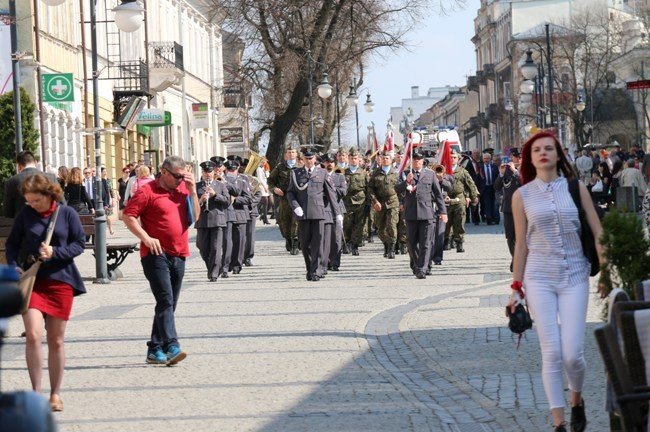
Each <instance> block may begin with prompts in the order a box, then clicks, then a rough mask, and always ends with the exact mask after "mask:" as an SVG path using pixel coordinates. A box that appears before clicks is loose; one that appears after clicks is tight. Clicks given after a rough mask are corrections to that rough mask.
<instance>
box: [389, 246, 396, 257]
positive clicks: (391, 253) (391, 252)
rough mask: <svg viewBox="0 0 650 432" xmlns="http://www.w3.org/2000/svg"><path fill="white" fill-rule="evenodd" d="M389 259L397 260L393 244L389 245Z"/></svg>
mask: <svg viewBox="0 0 650 432" xmlns="http://www.w3.org/2000/svg"><path fill="white" fill-rule="evenodd" d="M388 258H389V259H395V247H394V246H393V245H392V244H389V245H388Z"/></svg>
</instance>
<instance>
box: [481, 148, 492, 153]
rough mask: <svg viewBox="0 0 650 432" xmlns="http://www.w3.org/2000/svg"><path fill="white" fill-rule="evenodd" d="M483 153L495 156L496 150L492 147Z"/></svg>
mask: <svg viewBox="0 0 650 432" xmlns="http://www.w3.org/2000/svg"><path fill="white" fill-rule="evenodd" d="M483 153H489V154H494V149H493V148H492V147H488V148H486V149H484V150H483Z"/></svg>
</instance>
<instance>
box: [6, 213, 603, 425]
mask: <svg viewBox="0 0 650 432" xmlns="http://www.w3.org/2000/svg"><path fill="white" fill-rule="evenodd" d="M114 225H115V226H116V227H117V230H116V234H115V235H114V236H109V239H108V241H109V242H116V243H117V242H119V241H122V240H127V239H130V238H132V237H131V236H130V234H129V233H128V232H127V231H126V230H125V229H124V228H123V227H122V226H121V225H122V224H121V223H120V222H116V223H115V224H114ZM193 241H194V239H193V238H192V239H191V242H192V248H193V249H192V257H191V258H189V259H188V261H187V270H186V277H185V282H184V290H183V292H182V295H181V299H180V303H179V306H178V309H177V327H178V331H179V335H180V342H181V344H182V347H183V349H185V350H186V351H187V352H188V357H187V359H186V360H185V361H183V362H182V363H180V364H179V365H177V366H175V367H164V366H162V367H160V366H151V365H147V364H145V362H144V359H145V352H146V345H145V342H146V340H147V338H148V334H149V331H150V328H151V320H152V314H153V304H154V303H153V297H152V295H151V292H150V290H149V287H148V283H147V281H146V279H145V278H144V276H143V274H142V269H141V266H140V263H139V257H138V256H135V255H131V256H129V257H128V258H127V260H126V262H125V264H124V265H123V266H122V270H123V273H124V277H123V278H122V279H119V280H118V281H115V282H113V283H111V284H109V285H99V284H93V283H92V279H93V276H94V269H95V266H94V259H93V256H92V253H91V251H87V252H85V253H84V255H82V256H81V257H79V258H78V259H77V263H78V265H79V267H80V269H81V272H82V274H83V275H84V277H85V279H86V280H87V283H88V285H87V288H88V291H89V292H88V294H87V295H84V296H81V297H78V298H77V299H76V300H75V305H74V308H73V315H72V318H71V320H70V322H69V324H68V329H67V337H66V352H67V366H66V372H65V377H64V383H63V392H62V398H63V400H64V403H65V410H64V411H63V412H62V413H57V414H56V418H57V420H58V423H59V427H60V430H61V431H62V432H77V431H89V432H91V431H92V432H103V431H121V432H122V431H123V432H129V431H133V432H135V431H137V432H140V431H146V430H188V431H259V432H271V431H273V432H274V431H283V432H284V431H286V432H289V431H391V432H394V431H453V432H474V431H476V432H488V431H522V430H527V431H544V430H548V431H550V430H552V427H551V419H550V413H549V410H548V404H547V403H546V400H545V396H544V391H543V387H542V382H541V374H540V368H541V366H540V354H539V346H538V340H537V337H536V333H535V331H534V330H532V331H528V332H526V334H525V337H524V338H523V339H522V341H521V346H520V348H519V350H517V349H516V345H517V339H516V338H514V337H513V336H512V335H511V333H510V332H509V330H508V329H507V328H506V327H505V324H506V319H505V317H504V306H505V304H506V302H507V296H508V294H509V282H510V275H509V273H508V271H507V269H508V265H509V263H510V257H509V255H508V252H507V247H506V244H505V239H504V237H503V229H502V227H500V226H490V227H487V226H481V227H475V226H468V235H467V236H466V251H467V252H466V253H464V254H457V253H456V252H454V251H450V252H447V253H446V256H445V260H444V262H443V265H442V266H440V267H435V273H434V275H433V276H429V277H427V279H426V280H417V279H415V277H413V275H412V274H411V271H410V269H409V267H408V258H407V256H403V255H398V256H397V258H396V259H395V260H387V259H385V258H383V257H382V256H381V249H382V245H381V244H380V243H374V244H368V245H366V246H365V247H363V248H361V249H360V252H361V255H360V256H358V257H353V256H350V255H344V256H343V260H342V265H341V271H340V272H338V273H336V272H330V274H329V275H328V276H327V277H326V278H325V279H324V280H321V281H319V282H316V283H314V282H307V281H306V279H305V271H304V262H303V259H302V256H300V255H299V256H291V255H289V254H288V253H286V251H285V250H284V241H282V240H281V239H280V236H279V233H278V230H277V227H275V226H274V225H270V226H262V225H260V226H258V232H257V250H256V256H255V258H254V259H253V263H254V266H253V267H245V268H244V270H243V271H242V273H241V274H239V275H233V276H231V277H230V278H228V279H219V281H218V282H217V283H208V282H207V278H206V272H205V269H204V266H203V263H202V261H201V260H200V257H199V255H198V252H197V251H196V249H195V247H194V245H193ZM600 308H601V305H600V303H599V302H598V301H597V300H595V296H594V297H593V299H592V300H591V302H590V308H589V324H588V333H587V337H586V341H587V343H586V356H587V361H588V373H587V380H586V384H585V389H584V398H585V401H586V407H587V416H588V418H589V422H590V423H589V428H588V430H590V431H604V430H607V426H608V416H607V414H606V413H605V412H604V411H603V408H602V407H603V403H604V402H603V397H604V396H603V395H604V374H603V366H602V362H601V360H600V356H599V354H598V351H597V348H596V346H595V341H594V338H593V329H594V328H595V327H596V326H597V325H599V323H600ZM21 331H22V323H21V320H20V318H19V317H15V318H13V319H12V322H11V325H10V330H9V336H8V338H7V339H6V345H5V348H4V349H3V352H2V389H3V390H4V391H13V390H22V389H27V388H29V387H30V384H29V378H28V375H27V371H26V367H25V356H24V345H23V340H22V339H21V338H20V337H19V335H20V332H21ZM46 355H47V351H46ZM43 382H44V384H43V388H44V393H46V394H47V392H48V391H49V384H48V378H47V371H45V378H44V381H43ZM567 394H568V392H567Z"/></svg>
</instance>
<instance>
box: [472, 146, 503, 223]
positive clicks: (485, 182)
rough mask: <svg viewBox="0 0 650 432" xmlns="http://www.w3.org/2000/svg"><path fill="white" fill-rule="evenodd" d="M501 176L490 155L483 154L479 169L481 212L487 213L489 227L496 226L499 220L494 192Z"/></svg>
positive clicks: (478, 185)
mask: <svg viewBox="0 0 650 432" xmlns="http://www.w3.org/2000/svg"><path fill="white" fill-rule="evenodd" d="M498 175H499V169H498V168H497V166H496V165H494V163H493V162H492V155H491V154H490V153H487V152H486V153H483V164H482V165H481V166H480V168H479V176H478V184H477V187H478V191H479V194H480V199H481V211H482V212H484V213H485V220H486V222H487V224H488V225H496V224H498V220H499V210H498V209H497V203H496V195H495V191H494V180H495V179H496V178H497V176H498Z"/></svg>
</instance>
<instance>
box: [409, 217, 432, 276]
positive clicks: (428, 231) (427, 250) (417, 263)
mask: <svg viewBox="0 0 650 432" xmlns="http://www.w3.org/2000/svg"><path fill="white" fill-rule="evenodd" d="M433 229H434V224H433V221H432V220H407V221H406V237H407V242H408V251H409V256H410V257H411V268H412V269H413V270H415V271H426V268H427V267H428V266H429V258H430V256H431V255H430V254H431V240H432V239H433Z"/></svg>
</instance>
